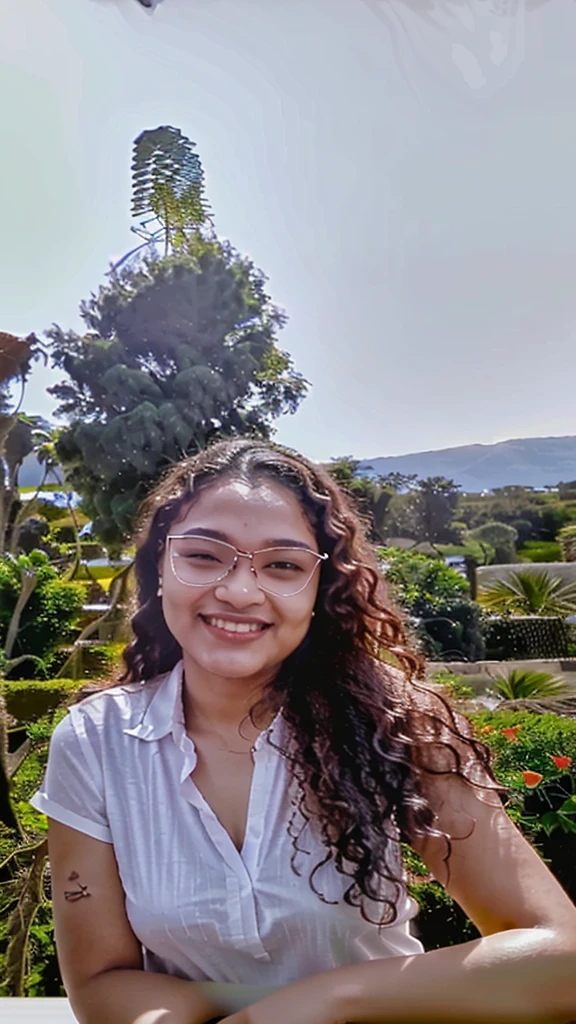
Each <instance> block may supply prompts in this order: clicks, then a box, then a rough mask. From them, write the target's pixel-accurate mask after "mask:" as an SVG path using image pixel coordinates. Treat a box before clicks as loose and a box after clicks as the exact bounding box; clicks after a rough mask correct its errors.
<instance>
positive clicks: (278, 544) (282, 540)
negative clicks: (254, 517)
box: [180, 526, 311, 551]
mask: <svg viewBox="0 0 576 1024" xmlns="http://www.w3.org/2000/svg"><path fill="white" fill-rule="evenodd" d="M191 535H194V536H197V537H207V538H209V539H210V540H221V541H223V542H224V544H231V543H232V542H231V540H230V538H229V537H228V536H227V534H225V533H222V532H221V530H210V529H208V528H207V527H203V526H192V527H191V528H190V529H189V530H185V531H184V533H182V534H180V536H182V537H189V536H191ZM264 548H304V550H306V551H310V550H311V547H310V544H308V543H307V542H306V541H302V540H294V538H293V537H273V538H271V539H269V540H265V541H263V542H262V549H260V550H263V549H264Z"/></svg>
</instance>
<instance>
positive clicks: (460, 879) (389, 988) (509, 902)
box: [226, 775, 576, 1024]
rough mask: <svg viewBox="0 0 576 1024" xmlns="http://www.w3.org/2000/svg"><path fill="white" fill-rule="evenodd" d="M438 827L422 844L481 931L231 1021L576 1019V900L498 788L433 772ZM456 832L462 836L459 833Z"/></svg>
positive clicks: (341, 976)
mask: <svg viewBox="0 0 576 1024" xmlns="http://www.w3.org/2000/svg"><path fill="white" fill-rule="evenodd" d="M427 786H428V796H429V799H430V802H431V804H432V805H433V807H434V810H435V812H436V814H437V822H436V824H437V827H438V828H439V829H442V830H443V831H446V832H448V833H449V834H450V835H452V836H453V837H454V839H453V842H452V853H451V856H450V860H449V867H450V878H448V877H447V868H446V864H445V863H444V860H443V858H444V857H445V856H446V852H447V847H446V843H445V842H443V841H442V840H441V839H427V840H426V841H425V842H424V841H422V842H418V843H417V844H414V845H415V849H416V851H417V852H418V853H419V855H420V856H421V857H422V859H423V860H424V861H425V863H426V864H427V865H428V868H429V870H430V872H431V873H432V874H433V875H434V877H435V878H436V879H437V880H438V881H440V882H442V883H443V884H444V885H445V888H446V890H447V892H448V893H449V894H450V895H451V896H452V897H453V898H454V899H455V900H456V902H457V903H458V904H459V905H460V906H461V907H462V909H463V910H464V911H465V913H466V914H467V915H468V916H469V917H470V918H471V920H472V921H473V922H474V924H475V925H476V927H477V928H478V930H479V931H480V933H481V935H482V938H480V939H475V940H474V941H472V942H466V943H464V944H462V945H459V946H452V947H449V948H447V949H438V950H434V951H432V952H429V953H424V954H419V955H416V956H410V957H401V958H393V959H388V960H371V961H368V962H364V963H361V964H353V965H350V966H348V967H344V968H337V969H335V970H332V971H327V972H324V973H323V974H319V975H316V976H314V977H312V978H308V979H306V980H304V981H301V982H297V983H296V984H293V985H290V986H288V987H287V988H286V989H284V990H283V991H282V992H280V993H278V994H277V995H274V996H272V997H271V998H268V999H266V1000H264V1001H263V1002H260V1003H258V1004H256V1005H254V1006H251V1007H249V1008H248V1010H246V1011H245V1013H244V1015H242V1014H235V1015H234V1016H232V1017H229V1018H227V1019H226V1024H294V1022H295V1021H298V1022H299V1024H339V1022H350V1021H353V1022H354V1024H364V1022H366V1024H368V1022H373V1024H376V1022H378V1024H387V1022H390V1024H439V1022H441V1024H568V1022H570V1021H573V1020H576V907H574V905H573V903H571V901H570V900H569V899H568V896H567V895H566V893H565V892H564V890H563V889H562V888H561V886H560V885H559V884H558V882H557V881H556V879H555V878H554V876H553V875H552V874H551V872H550V871H549V870H548V868H547V867H546V865H545V864H544V862H543V861H542V860H541V858H540V857H539V856H538V854H537V853H536V852H535V850H533V848H532V847H531V846H530V844H529V843H528V842H527V840H526V839H525V838H524V837H523V836H522V834H521V833H520V832H519V831H518V829H517V828H516V826H515V825H514V824H513V823H512V821H511V820H510V819H509V818H508V815H507V814H506V812H505V810H504V808H503V807H502V804H501V802H500V800H499V799H498V797H497V796H496V794H494V793H485V792H483V791H481V790H478V789H475V788H474V787H471V786H468V785H467V784H466V783H465V782H464V781H463V780H462V779H459V778H458V777H457V776H454V775H450V776H439V777H436V778H434V780H431V781H430V782H429V783H427ZM456 837H462V838H461V839H460V840H458V838H456Z"/></svg>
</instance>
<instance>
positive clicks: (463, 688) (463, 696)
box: [432, 670, 476, 700]
mask: <svg viewBox="0 0 576 1024" xmlns="http://www.w3.org/2000/svg"><path fill="white" fill-rule="evenodd" d="M432 680H433V682H434V683H436V684H437V685H440V686H443V687H444V688H445V690H447V692H448V695H449V697H451V698H453V699H454V700H468V699H470V698H472V697H475V696H476V694H475V691H474V689H473V687H472V686H467V685H466V683H465V682H464V679H463V677H462V676H460V675H458V673H457V672H449V671H447V670H446V671H442V672H435V673H434V675H433V677H432Z"/></svg>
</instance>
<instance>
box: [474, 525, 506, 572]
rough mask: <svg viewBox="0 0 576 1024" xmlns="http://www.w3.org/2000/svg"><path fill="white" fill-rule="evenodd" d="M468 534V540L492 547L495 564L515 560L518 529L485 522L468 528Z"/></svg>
mask: <svg viewBox="0 0 576 1024" xmlns="http://www.w3.org/2000/svg"><path fill="white" fill-rule="evenodd" d="M468 536H469V537H470V540H475V541H478V543H479V544H480V545H481V546H485V545H486V546H487V548H489V549H492V550H493V551H494V556H493V557H494V562H496V563H497V564H510V563H511V562H515V561H516V558H517V555H516V541H517V540H518V531H517V530H515V529H514V527H513V526H507V525H506V524H505V523H496V522H493V523H485V524H484V525H483V526H478V527H477V528H476V529H475V530H470V533H469V534H468Z"/></svg>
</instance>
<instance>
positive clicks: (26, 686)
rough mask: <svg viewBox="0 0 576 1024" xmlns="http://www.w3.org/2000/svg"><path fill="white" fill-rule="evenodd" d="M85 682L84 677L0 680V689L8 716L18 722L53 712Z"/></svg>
mask: <svg viewBox="0 0 576 1024" xmlns="http://www.w3.org/2000/svg"><path fill="white" fill-rule="evenodd" d="M84 683H85V680H83V679H16V680H12V679H3V680H2V682H0V692H1V693H2V695H3V697H4V699H5V701H6V710H7V711H8V714H9V715H11V716H12V717H13V718H16V719H17V720H18V721H19V722H35V721H37V719H39V718H42V717H43V716H44V715H47V714H50V712H52V711H56V709H57V708H58V707H60V705H61V704H63V703H64V701H66V700H67V699H69V698H70V697H72V695H73V694H74V693H75V692H76V691H77V690H79V689H80V687H82V686H83V685H84Z"/></svg>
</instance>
